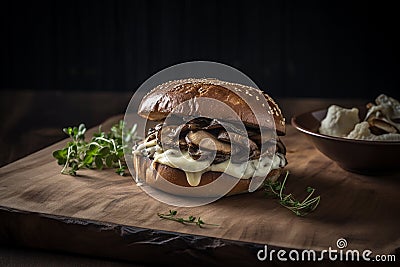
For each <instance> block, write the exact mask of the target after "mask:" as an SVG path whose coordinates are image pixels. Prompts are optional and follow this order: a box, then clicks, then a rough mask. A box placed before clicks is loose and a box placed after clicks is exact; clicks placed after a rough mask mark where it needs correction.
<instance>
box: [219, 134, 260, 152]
mask: <svg viewBox="0 0 400 267" xmlns="http://www.w3.org/2000/svg"><path fill="white" fill-rule="evenodd" d="M217 138H218V140H221V141H224V142H228V143H232V144H237V145H240V146H244V147H249V148H250V151H254V150H257V149H258V146H257V144H256V143H255V142H254V141H252V140H251V139H249V138H248V137H247V136H243V135H240V134H237V133H234V132H227V131H226V130H225V129H223V130H220V131H219V133H218V136H217Z"/></svg>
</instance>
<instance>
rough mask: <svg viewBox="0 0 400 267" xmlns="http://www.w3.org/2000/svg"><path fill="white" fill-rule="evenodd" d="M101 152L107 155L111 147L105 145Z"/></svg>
mask: <svg viewBox="0 0 400 267" xmlns="http://www.w3.org/2000/svg"><path fill="white" fill-rule="evenodd" d="M99 154H100V155H102V156H103V157H105V156H107V155H108V154H110V148H109V147H103V148H102V149H100V151H99Z"/></svg>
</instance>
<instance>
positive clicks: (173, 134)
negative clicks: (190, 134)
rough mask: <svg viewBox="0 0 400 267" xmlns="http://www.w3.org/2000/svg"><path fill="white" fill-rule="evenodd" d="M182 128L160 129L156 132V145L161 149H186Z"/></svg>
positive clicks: (167, 127) (182, 126)
mask: <svg viewBox="0 0 400 267" xmlns="http://www.w3.org/2000/svg"><path fill="white" fill-rule="evenodd" d="M183 128H184V125H181V126H175V125H169V126H164V127H162V128H161V129H160V130H158V131H157V140H158V144H159V145H160V146H162V147H163V149H169V148H176V147H177V146H179V148H180V149H185V148H187V143H186V141H185V138H184V137H183V136H184V134H185V132H184V131H183V130H182V129H183ZM182 132H183V133H182ZM178 134H179V136H178Z"/></svg>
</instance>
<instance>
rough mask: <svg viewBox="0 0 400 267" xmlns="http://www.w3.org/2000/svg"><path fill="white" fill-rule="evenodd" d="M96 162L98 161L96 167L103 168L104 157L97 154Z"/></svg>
mask: <svg viewBox="0 0 400 267" xmlns="http://www.w3.org/2000/svg"><path fill="white" fill-rule="evenodd" d="M94 162H95V163H96V167H97V168H98V169H100V170H101V169H103V159H102V158H101V157H100V156H96V157H95V159H94Z"/></svg>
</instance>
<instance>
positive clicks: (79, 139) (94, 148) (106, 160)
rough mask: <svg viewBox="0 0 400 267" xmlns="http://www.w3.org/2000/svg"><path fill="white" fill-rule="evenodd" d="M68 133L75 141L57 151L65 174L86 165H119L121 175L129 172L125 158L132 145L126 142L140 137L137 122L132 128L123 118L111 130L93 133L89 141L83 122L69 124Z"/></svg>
mask: <svg viewBox="0 0 400 267" xmlns="http://www.w3.org/2000/svg"><path fill="white" fill-rule="evenodd" d="M63 131H64V133H66V134H67V135H69V136H70V137H71V139H72V140H71V141H70V142H68V143H67V144H66V146H65V147H64V148H62V149H60V150H56V151H54V152H53V157H54V158H55V159H57V163H58V164H59V165H63V168H62V170H61V173H62V174H69V175H73V176H75V175H76V173H77V171H78V170H79V169H82V168H88V169H96V168H97V169H100V170H101V169H103V168H104V167H107V168H115V169H116V170H115V172H116V173H118V174H119V175H124V174H125V169H126V168H127V166H126V164H125V161H124V153H126V150H127V149H128V148H129V147H130V146H124V144H123V139H122V138H124V141H125V144H128V143H130V142H133V141H136V140H138V137H137V136H136V124H135V125H133V127H132V128H129V129H125V124H124V121H122V120H121V121H119V122H118V123H117V124H115V125H113V126H112V127H111V130H110V132H108V133H106V132H103V131H102V130H101V126H100V127H99V130H98V132H97V133H94V134H93V137H92V139H91V140H90V141H89V142H86V141H85V133H86V127H85V125H84V124H83V123H82V124H80V125H79V126H78V127H67V128H64V129H63Z"/></svg>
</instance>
